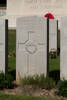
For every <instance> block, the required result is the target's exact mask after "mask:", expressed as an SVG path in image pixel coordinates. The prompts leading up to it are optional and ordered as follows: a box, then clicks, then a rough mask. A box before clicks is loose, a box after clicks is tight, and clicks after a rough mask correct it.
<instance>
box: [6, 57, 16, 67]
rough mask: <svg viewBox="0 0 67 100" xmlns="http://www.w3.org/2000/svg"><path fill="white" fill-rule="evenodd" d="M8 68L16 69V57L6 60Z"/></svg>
mask: <svg viewBox="0 0 67 100" xmlns="http://www.w3.org/2000/svg"><path fill="white" fill-rule="evenodd" d="M8 67H10V68H11V67H13V68H14V67H16V57H9V58H8Z"/></svg>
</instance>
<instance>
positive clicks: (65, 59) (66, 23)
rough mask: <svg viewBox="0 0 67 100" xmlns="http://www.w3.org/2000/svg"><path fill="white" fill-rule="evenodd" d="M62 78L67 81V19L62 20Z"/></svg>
mask: <svg viewBox="0 0 67 100" xmlns="http://www.w3.org/2000/svg"><path fill="white" fill-rule="evenodd" d="M60 39H61V43H60V77H61V79H66V80H67V17H64V18H61V35H60Z"/></svg>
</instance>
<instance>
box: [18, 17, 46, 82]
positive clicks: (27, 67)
mask: <svg viewBox="0 0 67 100" xmlns="http://www.w3.org/2000/svg"><path fill="white" fill-rule="evenodd" d="M16 38H17V39H16V75H17V76H16V79H17V80H18V79H19V78H20V77H24V76H28V75H36V74H38V75H40V74H44V75H45V76H46V74H47V19H45V18H42V17H37V16H30V17H29V16H28V17H22V18H19V19H17V37H16Z"/></svg>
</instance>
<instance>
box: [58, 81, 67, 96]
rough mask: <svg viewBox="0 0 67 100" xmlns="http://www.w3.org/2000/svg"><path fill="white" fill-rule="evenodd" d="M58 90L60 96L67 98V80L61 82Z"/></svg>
mask: <svg viewBox="0 0 67 100" xmlns="http://www.w3.org/2000/svg"><path fill="white" fill-rule="evenodd" d="M57 88H58V92H57V94H58V95H60V96H64V97H67V80H64V81H59V83H58V86H57Z"/></svg>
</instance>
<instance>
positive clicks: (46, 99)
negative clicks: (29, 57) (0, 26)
mask: <svg viewBox="0 0 67 100" xmlns="http://www.w3.org/2000/svg"><path fill="white" fill-rule="evenodd" d="M59 44H60V43H59V42H58V47H59V46H60V45H59ZM49 65H50V73H49V75H50V77H53V79H54V80H56V81H58V80H59V70H60V57H59V56H58V57H57V58H56V59H51V58H50V62H49ZM8 73H9V74H11V75H12V76H13V77H14V79H15V74H16V31H15V30H9V31H8ZM35 88H36V87H34V89H35ZM22 89H24V90H23V93H24V92H25V93H26V95H29V96H25V94H24V95H21V94H23V93H22ZM54 90H55V89H52V90H49V91H48V90H45V89H39V88H37V89H36V93H35V94H34V95H32V93H33V89H32V87H31V86H30V87H24V88H23V86H19V87H17V88H15V89H4V90H2V91H0V100H11V99H13V100H18V99H19V100H58V99H59V98H60V100H64V99H63V98H62V97H58V96H55V95H54ZM30 91H31V92H32V93H31V92H30ZM33 96H34V97H33ZM37 96H38V97H37ZM40 96H43V97H40ZM56 97H57V99H56ZM50 98H51V99H50ZM52 98H53V99H52Z"/></svg>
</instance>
